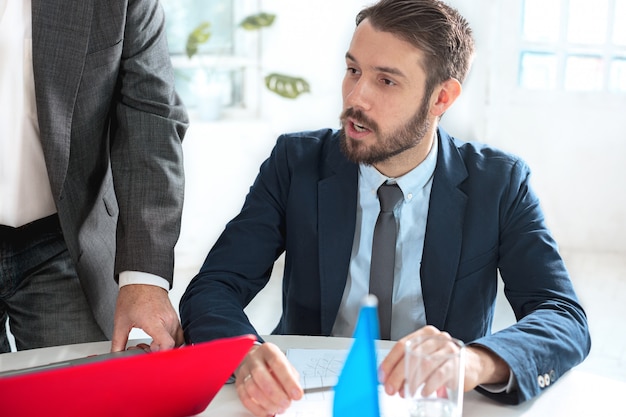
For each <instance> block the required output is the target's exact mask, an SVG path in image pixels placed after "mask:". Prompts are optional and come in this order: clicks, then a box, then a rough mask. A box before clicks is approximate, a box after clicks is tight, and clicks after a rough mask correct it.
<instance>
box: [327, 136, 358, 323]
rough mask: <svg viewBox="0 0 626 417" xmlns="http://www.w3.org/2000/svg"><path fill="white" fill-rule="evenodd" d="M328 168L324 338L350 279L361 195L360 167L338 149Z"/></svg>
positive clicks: (329, 160)
mask: <svg viewBox="0 0 626 417" xmlns="http://www.w3.org/2000/svg"><path fill="white" fill-rule="evenodd" d="M334 145H337V142H335V143H334ZM328 166H329V169H330V171H331V173H330V175H329V176H328V177H326V178H324V179H322V180H321V181H320V182H319V183H318V196H319V213H318V227H319V270H320V286H321V294H322V299H321V311H322V323H321V326H322V329H321V330H322V333H323V334H330V332H331V331H332V328H333V325H334V324H335V318H336V317H337V312H338V311H339V305H340V304H341V298H342V296H343V291H344V288H345V285H346V279H347V277H348V268H349V264H350V254H351V253H352V243H353V240H354V229H355V221H356V202H357V193H358V185H357V183H358V166H357V165H356V164H353V163H351V162H349V161H347V160H346V159H345V158H344V157H343V156H342V155H341V153H340V151H339V147H338V146H335V147H334V148H333V152H332V154H331V155H330V156H329V158H328Z"/></svg>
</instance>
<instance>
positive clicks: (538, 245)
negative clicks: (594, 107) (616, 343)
mask: <svg viewBox="0 0 626 417" xmlns="http://www.w3.org/2000/svg"><path fill="white" fill-rule="evenodd" d="M529 176H530V173H529V169H528V168H527V166H526V165H525V164H523V162H521V161H518V162H517V163H516V164H515V165H514V166H513V168H512V173H511V176H510V183H509V184H508V188H507V191H506V192H505V193H504V197H503V199H502V201H501V207H500V213H501V215H500V220H499V221H500V236H499V239H500V244H499V265H498V267H499V271H500V275H501V277H502V280H503V282H504V293H505V296H506V298H507V299H508V301H509V303H510V305H511V307H512V309H513V312H514V314H515V317H516V319H517V323H516V324H514V325H512V326H511V327H508V328H506V329H503V330H501V331H499V332H497V333H495V334H493V335H487V336H485V337H482V338H480V339H478V340H475V341H474V342H473V343H476V344H480V345H483V346H485V347H487V348H488V349H491V350H492V351H493V352H495V353H496V354H498V355H499V356H500V357H501V358H502V359H504V361H505V362H507V363H508V365H509V366H510V368H511V370H512V372H513V374H514V376H515V379H516V381H517V389H516V390H513V391H512V392H510V393H508V394H507V393H500V394H492V393H488V392H486V391H483V393H484V394H485V395H488V396H490V397H494V398H495V399H496V400H499V401H502V402H507V403H513V404H515V403H519V402H522V401H525V400H527V399H529V398H531V397H534V396H535V395H537V394H539V393H540V392H541V391H542V390H543V389H546V388H548V387H549V386H550V384H552V383H553V382H555V381H556V380H557V379H558V378H560V377H561V376H562V375H563V374H564V373H565V372H567V371H568V370H569V369H571V368H572V367H573V366H575V365H577V364H578V363H580V362H582V360H583V359H584V358H585V357H586V356H587V354H588V353H589V349H590V345H591V341H590V337H589V330H588V325H587V319H586V316H585V312H584V311H583V308H582V307H581V306H580V304H579V302H578V299H577V296H576V294H575V292H574V289H573V286H572V282H571V280H570V277H569V274H568V272H567V270H566V268H565V265H564V263H563V260H562V259H561V256H560V255H559V252H558V248H557V245H556V242H555V241H554V239H553V238H552V236H551V234H550V232H549V231H548V229H547V227H546V224H545V221H544V216H543V213H542V210H541V207H540V205H539V200H538V199H537V197H536V195H535V194H534V192H533V191H532V189H531V187H530V184H529Z"/></svg>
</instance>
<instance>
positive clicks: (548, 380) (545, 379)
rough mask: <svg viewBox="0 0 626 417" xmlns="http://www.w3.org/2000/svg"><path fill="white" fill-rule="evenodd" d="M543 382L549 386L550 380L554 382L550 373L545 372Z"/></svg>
mask: <svg viewBox="0 0 626 417" xmlns="http://www.w3.org/2000/svg"><path fill="white" fill-rule="evenodd" d="M543 382H544V384H546V387H547V386H549V385H550V382H552V381H550V375H548V374H544V376H543Z"/></svg>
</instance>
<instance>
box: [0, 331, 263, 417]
mask: <svg viewBox="0 0 626 417" xmlns="http://www.w3.org/2000/svg"><path fill="white" fill-rule="evenodd" d="M255 340H256V339H255V337H254V336H251V335H246V336H239V337H233V338H226V339H218V340H214V341H211V342H205V343H199V344H195V345H191V346H184V347H181V348H178V349H173V350H167V351H160V352H152V353H148V354H144V355H133V356H123V357H119V358H115V359H107V360H103V361H97V362H91V363H83V364H80V365H73V366H64V367H56V368H51V369H48V370H40V371H36V372H32V373H25V374H21V375H14V376H7V377H1V378H0V414H1V415H2V416H7V417H8V416H11V417H31V416H32V417H42V416H46V417H55V416H59V417H60V416H63V417H86V416H89V417H124V416H129V417H187V416H192V415H195V414H199V413H201V412H202V411H204V409H205V408H206V407H207V406H208V405H209V403H210V402H211V400H212V399H213V398H214V397H215V395H216V394H217V392H218V391H219V390H220V389H221V388H222V386H223V385H224V383H225V382H226V381H227V380H228V378H229V376H230V375H231V374H232V373H233V372H234V370H235V369H236V368H237V366H238V365H239V363H240V362H241V360H242V359H243V357H244V356H245V355H246V353H247V352H248V350H249V349H250V347H251V346H252V345H253V343H254V341H255Z"/></svg>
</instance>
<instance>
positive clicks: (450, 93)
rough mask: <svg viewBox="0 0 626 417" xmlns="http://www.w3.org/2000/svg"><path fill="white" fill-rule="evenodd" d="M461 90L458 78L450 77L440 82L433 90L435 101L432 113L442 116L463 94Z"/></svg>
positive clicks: (431, 109)
mask: <svg viewBox="0 0 626 417" xmlns="http://www.w3.org/2000/svg"><path fill="white" fill-rule="evenodd" d="M461 90H462V87H461V83H460V82H459V80H457V79H456V78H449V79H447V80H446V81H444V82H442V83H441V84H439V85H438V86H437V87H436V88H435V91H433V97H435V101H434V102H433V104H432V106H431V108H430V112H431V114H433V115H434V116H437V117H441V116H442V115H443V114H444V113H445V112H446V110H448V109H449V108H450V106H452V103H454V102H455V101H456V99H457V97H459V96H460V95H461Z"/></svg>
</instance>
